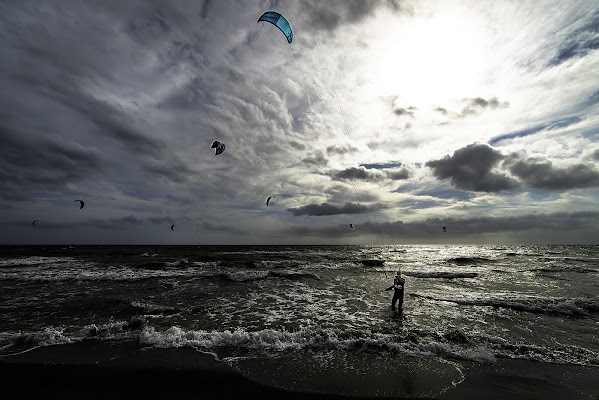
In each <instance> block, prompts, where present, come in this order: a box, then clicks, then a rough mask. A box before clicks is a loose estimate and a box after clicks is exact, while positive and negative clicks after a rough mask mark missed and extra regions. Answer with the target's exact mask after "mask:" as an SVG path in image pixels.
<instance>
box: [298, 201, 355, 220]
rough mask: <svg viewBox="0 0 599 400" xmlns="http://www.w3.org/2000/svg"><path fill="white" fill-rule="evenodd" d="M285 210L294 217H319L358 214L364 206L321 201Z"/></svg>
mask: <svg viewBox="0 0 599 400" xmlns="http://www.w3.org/2000/svg"><path fill="white" fill-rule="evenodd" d="M286 211H288V212H290V213H292V214H293V215H295V216H296V217H299V216H301V215H309V216H317V217H321V216H325V215H339V214H360V213H362V212H364V207H363V206H361V205H360V204H357V203H345V204H343V205H334V204H329V203H321V204H308V205H305V206H301V207H296V208H288V209H287V210H286Z"/></svg>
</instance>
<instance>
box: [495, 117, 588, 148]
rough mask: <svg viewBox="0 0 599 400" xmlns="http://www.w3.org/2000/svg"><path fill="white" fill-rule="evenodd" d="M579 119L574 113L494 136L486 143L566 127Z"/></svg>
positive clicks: (580, 119)
mask: <svg viewBox="0 0 599 400" xmlns="http://www.w3.org/2000/svg"><path fill="white" fill-rule="evenodd" d="M580 121H582V118H581V117H579V116H577V115H574V116H571V117H566V118H560V119H557V120H554V121H550V122H547V123H545V124H541V125H537V126H533V127H531V128H527V129H523V130H521V131H516V132H511V133H506V134H505V135H500V136H495V137H494V138H492V139H491V140H489V142H488V143H489V144H490V145H494V144H496V143H499V142H501V141H502V140H505V139H514V138H519V137H525V136H529V135H533V134H535V133H538V132H541V131H543V130H549V131H551V130H554V129H559V128H566V127H568V126H570V125H574V124H577V123H579V122H580Z"/></svg>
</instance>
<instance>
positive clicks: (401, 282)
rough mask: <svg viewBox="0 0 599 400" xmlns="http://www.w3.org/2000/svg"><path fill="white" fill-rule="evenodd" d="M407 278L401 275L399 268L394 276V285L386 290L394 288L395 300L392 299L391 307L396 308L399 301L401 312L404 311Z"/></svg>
mask: <svg viewBox="0 0 599 400" xmlns="http://www.w3.org/2000/svg"><path fill="white" fill-rule="evenodd" d="M405 283H406V280H405V278H402V277H401V270H397V275H395V277H394V278H393V285H391V286H390V287H388V288H387V289H385V290H391V289H393V300H391V309H393V310H395V303H397V302H398V301H399V312H401V311H402V307H403V291H404V286H405Z"/></svg>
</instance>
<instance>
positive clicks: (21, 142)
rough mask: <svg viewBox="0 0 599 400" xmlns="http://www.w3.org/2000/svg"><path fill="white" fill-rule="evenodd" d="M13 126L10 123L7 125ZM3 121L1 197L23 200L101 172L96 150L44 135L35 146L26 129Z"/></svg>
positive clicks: (58, 189) (0, 123)
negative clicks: (38, 192)
mask: <svg viewBox="0 0 599 400" xmlns="http://www.w3.org/2000/svg"><path fill="white" fill-rule="evenodd" d="M7 125H9V126H7ZM10 125H11V124H10V123H9V122H8V121H7V120H5V119H2V120H0V136H2V146H0V196H1V197H2V198H4V199H7V200H22V199H24V198H26V197H27V195H26V194H25V193H31V192H33V191H37V190H48V191H62V190H63V189H64V187H65V186H66V185H68V184H70V183H74V182H77V181H80V180H83V179H86V178H90V177H92V176H94V175H97V174H99V173H101V171H102V166H103V161H102V159H101V157H100V155H99V154H98V152H97V151H95V150H90V149H86V148H84V147H82V146H80V145H79V144H77V143H73V142H69V141H55V140H56V139H55V138H52V137H48V138H41V139H39V140H36V141H35V145H32V140H31V138H30V137H28V135H27V133H26V132H19V133H14V132H15V131H14V128H13V127H12V126H10Z"/></svg>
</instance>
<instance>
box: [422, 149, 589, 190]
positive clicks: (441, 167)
mask: <svg viewBox="0 0 599 400" xmlns="http://www.w3.org/2000/svg"><path fill="white" fill-rule="evenodd" d="M426 166H427V167H429V168H431V169H432V170H433V174H434V175H435V177H437V178H438V179H441V180H443V179H449V180H450V181H451V183H452V185H453V186H454V187H455V188H457V189H461V190H469V191H474V192H499V191H502V190H510V189H518V188H522V189H527V188H531V189H545V190H568V189H577V188H578V189H579V188H590V187H599V170H598V169H597V167H596V165H593V164H590V165H589V164H584V163H580V162H579V163H575V164H570V165H567V166H555V165H554V164H553V162H552V161H550V160H547V159H544V158H539V157H528V156H527V154H526V152H525V151H522V152H519V153H512V154H510V155H507V156H506V155H503V154H502V153H501V152H499V151H498V150H495V149H493V148H491V147H490V146H487V145H484V144H471V145H468V146H466V147H464V148H461V149H458V150H456V151H455V152H454V154H453V155H452V156H445V157H444V158H443V159H440V160H433V161H429V162H427V163H426ZM493 168H496V169H497V170H498V171H501V170H503V171H505V173H501V172H493V171H492V170H493ZM507 172H509V173H510V175H511V176H508V174H507Z"/></svg>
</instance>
